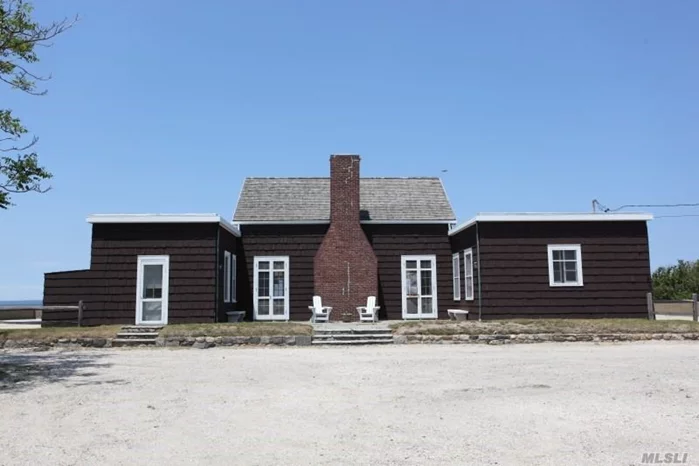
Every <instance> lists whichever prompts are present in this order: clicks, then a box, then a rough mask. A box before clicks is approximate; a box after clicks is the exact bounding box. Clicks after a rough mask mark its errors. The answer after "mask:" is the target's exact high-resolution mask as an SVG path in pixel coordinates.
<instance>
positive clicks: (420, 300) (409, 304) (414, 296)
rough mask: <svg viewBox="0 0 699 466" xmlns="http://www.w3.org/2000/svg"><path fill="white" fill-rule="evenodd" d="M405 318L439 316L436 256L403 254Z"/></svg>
mask: <svg viewBox="0 0 699 466" xmlns="http://www.w3.org/2000/svg"><path fill="white" fill-rule="evenodd" d="M401 278H402V280H401V282H402V283H403V318H404V319H434V318H437V258H436V256H433V255H430V256H402V257H401Z"/></svg>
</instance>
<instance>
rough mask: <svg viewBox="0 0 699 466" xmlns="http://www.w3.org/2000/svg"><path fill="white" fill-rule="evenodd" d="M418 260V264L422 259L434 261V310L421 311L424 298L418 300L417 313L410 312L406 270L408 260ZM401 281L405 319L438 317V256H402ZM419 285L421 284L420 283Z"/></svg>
mask: <svg viewBox="0 0 699 466" xmlns="http://www.w3.org/2000/svg"><path fill="white" fill-rule="evenodd" d="M413 260H414V261H418V264H419V262H420V261H423V260H429V261H432V267H431V269H430V270H431V271H432V290H431V293H432V294H431V295H430V296H431V297H432V312H431V313H424V312H423V313H420V312H419V310H421V308H422V299H419V300H418V303H419V304H418V306H419V307H418V313H417V314H408V312H407V311H408V295H407V287H406V283H405V271H406V269H407V267H406V264H407V262H408V261H413ZM400 282H401V298H402V304H403V306H402V307H403V310H402V311H403V312H402V317H403V319H436V318H437V315H438V312H439V306H438V303H437V256H436V255H434V254H432V255H425V256H400ZM418 287H419V285H418Z"/></svg>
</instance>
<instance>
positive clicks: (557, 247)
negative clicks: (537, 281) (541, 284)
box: [548, 244, 583, 286]
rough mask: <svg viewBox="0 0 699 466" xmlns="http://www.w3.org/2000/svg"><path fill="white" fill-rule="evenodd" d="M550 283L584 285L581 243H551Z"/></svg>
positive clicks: (555, 284)
mask: <svg viewBox="0 0 699 466" xmlns="http://www.w3.org/2000/svg"><path fill="white" fill-rule="evenodd" d="M548 256H549V285H550V286H583V275H582V256H581V252H580V245H579V244H549V246H548Z"/></svg>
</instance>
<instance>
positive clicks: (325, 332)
mask: <svg viewBox="0 0 699 466" xmlns="http://www.w3.org/2000/svg"><path fill="white" fill-rule="evenodd" d="M392 343H393V333H392V332H391V330H390V329H385V328H363V329H362V328H348V329H322V330H321V329H317V330H314V332H313V340H312V344H313V345H388V344H392Z"/></svg>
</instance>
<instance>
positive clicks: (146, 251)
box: [44, 223, 219, 325]
mask: <svg viewBox="0 0 699 466" xmlns="http://www.w3.org/2000/svg"><path fill="white" fill-rule="evenodd" d="M218 228H219V226H218V225H217V224H215V223H190V224H182V223H180V224H163V223H158V224H142V223H130V224H95V225H93V226H92V254H91V267H90V270H84V271H76V272H68V273H66V272H59V273H49V274H46V276H45V285H44V302H45V305H47V306H49V305H61V304H66V305H67V304H72V303H77V301H78V300H83V301H84V302H85V305H86V311H85V324H86V325H102V324H133V323H135V317H136V273H137V271H136V266H137V257H138V256H139V255H168V256H170V283H169V285H170V296H169V312H168V321H169V322H170V323H189V322H213V321H214V319H215V309H216V299H215V284H216V280H215V276H216V233H217V229H218ZM52 317H56V320H61V318H64V317H65V316H58V315H56V316H52Z"/></svg>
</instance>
